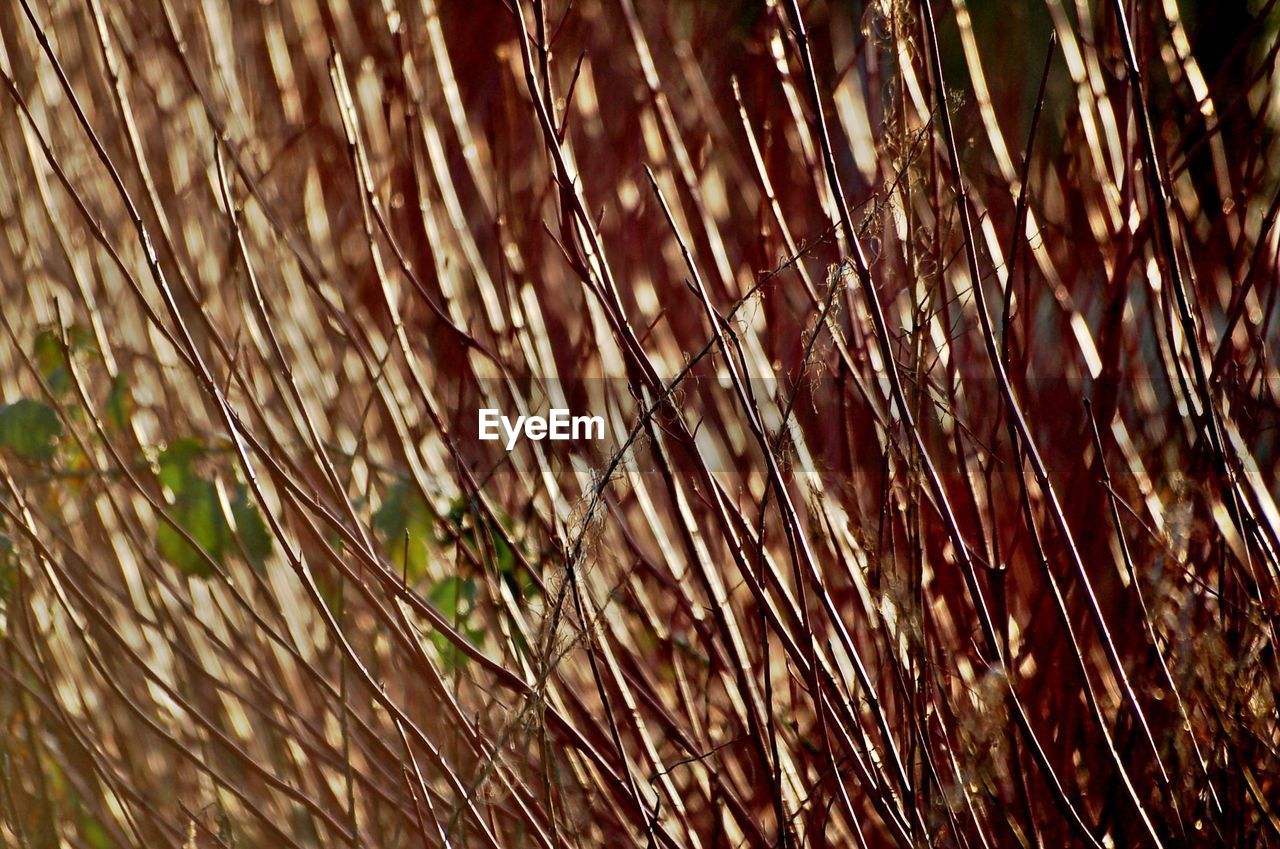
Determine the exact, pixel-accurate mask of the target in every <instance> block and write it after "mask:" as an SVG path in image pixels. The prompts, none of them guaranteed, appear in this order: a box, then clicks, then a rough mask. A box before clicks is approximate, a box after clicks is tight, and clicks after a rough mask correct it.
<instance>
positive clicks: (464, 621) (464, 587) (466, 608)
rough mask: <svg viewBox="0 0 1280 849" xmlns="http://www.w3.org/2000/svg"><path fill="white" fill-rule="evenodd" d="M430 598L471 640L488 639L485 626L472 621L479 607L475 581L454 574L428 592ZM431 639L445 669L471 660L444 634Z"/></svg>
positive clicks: (476, 643) (457, 628)
mask: <svg viewBox="0 0 1280 849" xmlns="http://www.w3.org/2000/svg"><path fill="white" fill-rule="evenodd" d="M427 598H428V599H429V600H430V601H431V603H432V604H434V605H435V606H436V607H437V608H438V609H439V610H440V613H441V614H442V615H443V616H444V617H445V618H446V619H448V620H449V622H450V623H452V624H453V626H454V628H455V629H456V630H457V631H459V632H460V633H461V634H462V635H463V636H464V637H466V638H467V640H469V641H470V642H472V643H474V644H475V645H477V646H478V645H480V644H481V643H483V642H484V636H485V632H484V628H481V627H476V626H472V625H471V624H470V622H469V620H470V618H471V614H472V613H474V612H475V609H476V584H475V581H472V580H471V579H469V578H461V577H458V576H457V575H450V576H449V577H447V578H444V579H442V580H440V581H437V582H436V584H435V585H434V586H433V587H432V588H431V591H430V592H428V593H427ZM431 642H432V644H433V645H434V646H435V648H436V652H437V653H438V654H439V655H440V661H441V663H443V664H444V668H445V669H447V670H449V671H453V670H455V669H458V668H460V667H461V666H462V665H463V664H465V663H466V662H467V656H466V655H465V654H463V652H462V650H461V649H459V648H458V647H457V646H456V645H454V644H453V642H452V641H451V640H450V639H449V638H448V637H446V636H445V635H444V634H441V633H439V632H436V633H433V634H432V635H431Z"/></svg>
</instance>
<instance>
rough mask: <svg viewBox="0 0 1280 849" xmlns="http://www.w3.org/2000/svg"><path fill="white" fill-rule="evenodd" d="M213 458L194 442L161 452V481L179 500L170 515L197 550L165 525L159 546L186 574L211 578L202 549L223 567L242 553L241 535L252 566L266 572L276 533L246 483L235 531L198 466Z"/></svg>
mask: <svg viewBox="0 0 1280 849" xmlns="http://www.w3.org/2000/svg"><path fill="white" fill-rule="evenodd" d="M209 453H210V451H209V448H208V446H206V445H205V443H203V442H201V441H200V440H198V439H193V438H189V437H188V438H184V439H178V440H175V441H174V442H172V443H170V444H169V445H168V446H167V447H166V448H165V449H164V450H163V451H161V452H160V456H159V457H158V458H157V465H159V467H160V474H159V477H160V482H161V483H163V484H164V486H165V487H166V488H167V489H168V490H169V492H170V493H172V495H173V506H172V507H171V508H170V509H169V514H170V515H171V516H172V517H173V520H174V522H176V523H177V524H178V526H179V527H181V528H182V529H183V530H185V531H186V532H187V534H189V535H190V536H191V538H192V540H194V541H195V545H194V546H193V545H192V544H191V543H190V542H188V541H187V540H186V539H185V538H184V537H183V535H182V533H181V532H179V531H178V529H177V528H173V527H170V526H169V525H168V524H167V523H161V524H160V525H159V527H158V528H157V529H156V547H157V548H158V549H159V550H160V553H161V555H163V556H164V558H165V559H166V560H168V561H169V562H170V563H172V564H173V565H175V566H177V567H178V568H179V569H180V570H182V572H183V573H184V574H186V575H191V576H194V577H200V578H207V577H210V576H211V575H212V569H211V568H210V565H209V563H208V561H207V560H206V559H205V557H204V556H203V555H202V554H201V550H203V552H204V553H205V554H207V555H208V556H209V557H210V558H212V559H213V560H214V562H216V563H223V562H225V559H226V556H227V554H228V553H231V552H234V551H236V550H237V548H236V542H235V538H236V534H237V533H238V534H239V537H240V541H241V543H242V544H243V545H244V551H245V554H247V555H248V558H249V563H250V564H251V565H253V566H255V567H258V568H261V567H262V565H263V563H264V562H265V561H266V559H267V557H268V556H270V554H271V550H272V544H273V540H272V538H271V532H270V531H269V530H268V529H267V524H266V522H265V521H264V520H263V518H262V514H261V512H259V510H258V507H257V505H255V504H254V503H253V502H252V501H251V500H250V499H249V491H248V488H247V487H245V486H244V485H243V484H238V485H237V486H236V490H235V497H234V498H232V499H231V504H230V507H231V519H232V520H233V521H234V523H235V530H234V531H233V530H232V524H231V522H230V521H228V520H227V515H226V513H225V512H224V511H223V509H222V502H221V501H220V500H219V499H218V489H217V487H216V486H215V485H214V484H213V482H211V481H209V480H207V479H206V478H204V477H203V476H202V475H201V474H200V473H199V472H198V471H197V470H196V468H195V466H194V463H195V461H196V460H198V459H200V458H202V457H205V456H207V455H208V454H209Z"/></svg>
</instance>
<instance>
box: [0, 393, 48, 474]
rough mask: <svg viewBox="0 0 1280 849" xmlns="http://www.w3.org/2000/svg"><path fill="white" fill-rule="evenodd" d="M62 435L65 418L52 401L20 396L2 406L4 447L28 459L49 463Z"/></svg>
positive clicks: (0, 434) (1, 442) (0, 437)
mask: <svg viewBox="0 0 1280 849" xmlns="http://www.w3.org/2000/svg"><path fill="white" fill-rule="evenodd" d="M60 436H62V421H61V420H60V419H59V418H58V414H57V412H56V411H54V409H53V408H52V407H50V406H49V405H48V404H44V403H41V402H40V401H34V400H32V399H30V398H19V399H18V400H17V401H14V402H13V403H12V404H5V405H4V406H3V407H0V449H4V450H7V451H10V452H12V453H13V454H16V455H17V456H18V457H21V458H22V459H24V460H28V461H30V462H36V463H47V462H49V461H50V460H52V459H53V454H54V448H55V445H54V443H55V442H56V441H57V439H58V437H60Z"/></svg>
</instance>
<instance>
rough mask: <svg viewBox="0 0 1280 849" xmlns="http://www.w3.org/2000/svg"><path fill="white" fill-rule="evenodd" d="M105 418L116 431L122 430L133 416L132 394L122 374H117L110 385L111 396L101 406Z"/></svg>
mask: <svg viewBox="0 0 1280 849" xmlns="http://www.w3.org/2000/svg"><path fill="white" fill-rule="evenodd" d="M103 412H104V413H106V416H107V424H109V425H111V426H112V427H113V428H115V429H116V430H124V429H125V428H126V427H128V425H129V419H130V418H132V416H133V392H132V391H131V390H130V389H129V384H128V382H127V381H126V380H125V378H124V375H123V374H117V375H116V379H115V380H114V381H112V383H111V394H110V395H108V396H107V402H106V403H105V404H104V405H103Z"/></svg>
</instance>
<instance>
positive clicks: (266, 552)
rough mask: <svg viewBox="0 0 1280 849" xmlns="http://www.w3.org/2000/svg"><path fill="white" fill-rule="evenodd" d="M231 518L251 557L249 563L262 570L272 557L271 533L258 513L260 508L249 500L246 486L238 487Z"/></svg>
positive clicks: (232, 505) (232, 503)
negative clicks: (267, 560)
mask: <svg viewBox="0 0 1280 849" xmlns="http://www.w3.org/2000/svg"><path fill="white" fill-rule="evenodd" d="M231 518H232V519H234V520H235V523H236V532H237V533H238V534H239V535H240V541H241V542H242V543H243V544H244V550H245V553H246V554H248V555H249V562H250V563H251V564H252V565H253V566H256V567H258V568H262V564H263V563H265V562H266V559H267V558H268V557H269V556H271V547H272V538H271V531H269V530H268V529H267V523H266V520H264V519H263V518H262V514H261V513H260V512H258V506H257V505H256V504H254V503H253V502H252V501H250V500H249V488H248V487H246V486H245V485H244V484H241V485H239V486H237V487H236V497H235V500H234V501H232V502H231Z"/></svg>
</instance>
